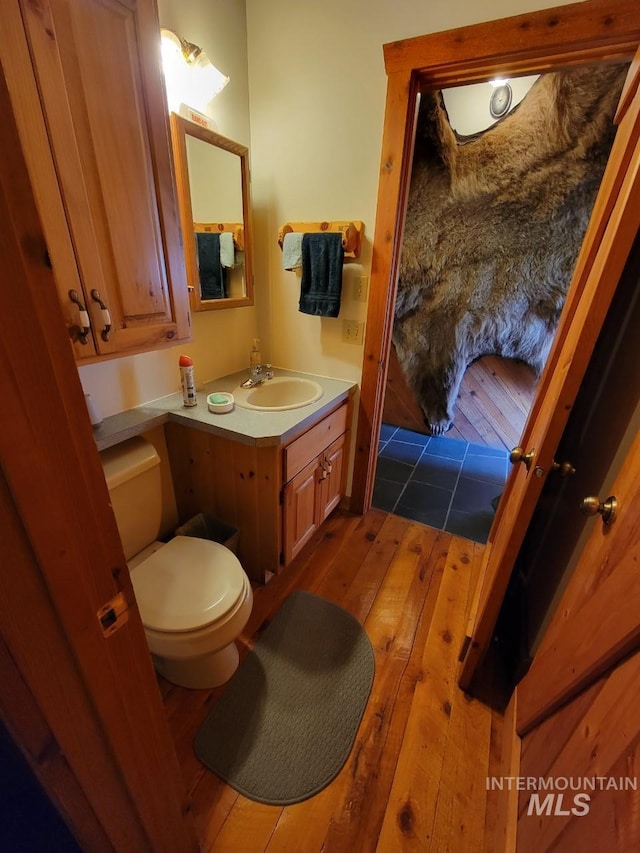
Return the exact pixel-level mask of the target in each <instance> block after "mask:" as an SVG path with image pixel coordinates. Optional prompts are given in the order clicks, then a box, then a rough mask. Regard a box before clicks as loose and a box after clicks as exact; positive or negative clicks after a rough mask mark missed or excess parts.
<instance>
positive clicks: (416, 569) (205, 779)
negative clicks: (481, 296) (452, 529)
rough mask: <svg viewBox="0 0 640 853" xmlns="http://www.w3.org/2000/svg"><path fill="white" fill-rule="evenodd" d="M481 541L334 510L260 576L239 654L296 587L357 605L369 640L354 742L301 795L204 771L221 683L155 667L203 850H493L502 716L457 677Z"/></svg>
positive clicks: (460, 852)
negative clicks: (189, 680) (368, 668)
mask: <svg viewBox="0 0 640 853" xmlns="http://www.w3.org/2000/svg"><path fill="white" fill-rule="evenodd" d="M482 551H483V546H481V545H477V544H474V543H473V542H469V541H467V540H464V539H459V538H456V537H453V536H451V535H450V534H447V533H442V532H439V531H435V530H431V529H429V528H427V527H424V526H422V525H420V524H417V523H414V522H410V521H407V520H404V519H401V518H398V517H396V516H393V515H387V514H386V513H384V512H381V511H379V510H371V511H370V512H369V513H367V514H366V515H365V516H364V517H359V516H352V515H349V514H346V513H342V512H340V511H338V512H336V513H334V515H333V516H332V517H331V518H330V519H329V520H328V521H327V522H326V524H325V525H324V526H323V528H322V529H321V530H320V531H319V532H318V533H317V534H316V536H315V538H314V539H313V540H312V541H311V542H310V543H309V544H308V545H307V546H306V548H305V549H304V550H303V551H302V553H301V554H300V555H299V556H298V558H297V559H296V560H295V561H294V562H293V563H292V564H291V565H290V566H289V567H288V568H287V569H286V570H285V571H283V572H282V573H281V574H280V575H278V576H276V577H274V578H273V579H272V581H271V582H270V583H269V584H268V585H266V586H264V587H258V588H256V589H255V597H254V608H253V613H252V616H251V619H250V621H249V623H248V625H247V628H246V630H245V632H244V634H243V637H242V638H241V643H240V646H241V657H242V656H243V655H244V654H246V651H247V649H248V648H249V647H250V646H251V645H252V644H253V643H254V642H255V641H256V639H257V638H258V636H259V635H260V632H261V631H262V630H263V629H264V627H265V625H266V624H267V623H268V621H269V620H270V619H271V617H272V616H273V614H274V613H275V612H276V610H277V608H278V607H279V605H280V603H281V602H282V601H283V600H284V598H285V597H286V596H287V595H288V594H289V593H290V592H291V591H293V590H294V589H307V590H310V591H312V592H314V593H317V594H318V595H322V596H324V597H325V598H328V599H330V600H332V601H334V602H336V603H337V604H339V605H341V606H342V607H344V608H345V609H347V610H348V611H350V612H351V613H352V614H353V615H354V616H356V618H358V619H359V620H360V622H361V623H362V624H363V625H364V627H365V629H366V631H367V634H368V635H369V638H370V640H371V643H372V645H373V648H374V652H375V657H376V675H375V680H374V684H373V689H372V693H371V697H370V699H369V702H368V705H367V708H366V710H365V714H364V717H363V720H362V722H361V725H360V728H359V731H358V735H357V738H356V742H355V744H354V747H353V749H352V752H351V755H350V756H349V759H348V760H347V762H346V764H345V766H344V768H343V769H342V771H341V772H340V773H339V775H338V776H337V777H336V779H335V780H334V781H333V782H332V783H331V784H330V785H329V786H328V787H327V788H325V789H324V790H323V791H321V792H320V793H319V794H317V795H316V796H314V797H312V798H311V799H309V800H306V801H305V802H302V803H298V804H295V805H292V806H286V807H276V806H267V805H263V804H260V803H255V802H252V801H250V800H248V799H246V798H245V797H243V796H242V795H240V794H238V793H236V792H235V791H234V790H233V789H232V788H230V787H229V786H228V785H226V784H225V783H223V782H222V781H221V780H219V779H218V778H217V777H216V776H215V775H214V774H213V773H211V772H209V771H208V770H206V769H205V768H204V767H203V766H202V765H201V764H200V763H199V762H198V760H197V759H196V758H195V756H194V754H193V748H192V741H193V736H194V734H195V732H196V730H197V728H198V726H199V725H200V724H201V722H202V721H203V720H204V718H205V716H206V715H207V713H208V712H209V710H210V708H211V707H212V704H213V703H214V702H215V700H216V698H217V697H218V696H219V695H220V693H221V691H222V689H223V688H219V689H216V690H212V691H196V690H184V689H182V688H179V687H173V686H171V685H169V684H168V683H167V682H164V681H162V680H161V688H162V690H163V695H164V699H165V707H166V710H167V714H168V717H169V722H170V726H171V729H172V732H173V736H174V739H175V743H176V747H177V752H178V758H179V761H180V764H181V767H182V771H183V773H184V777H185V781H186V783H187V786H188V789H189V792H190V794H191V796H192V809H193V814H194V817H195V821H196V825H197V828H198V832H199V834H200V838H201V844H202V850H203V851H223V853H226V851H238V853H253V851H264V850H268V851H270V853H273V851H285V850H286V851H289V850H291V851H296V853H307V851H331V853H340V851H363V853H369V851H379V853H393V851H399V850H402V851H405V850H420V851H422V850H425V851H434V853H436V851H437V853H444V851H452V853H453V851H455V853H464V852H465V851H474V853H476V851H482V850H487V851H488V850H492V849H493V845H492V839H493V830H494V826H495V820H496V807H497V806H496V802H495V800H494V799H493V798H492V795H490V794H489V795H488V794H487V791H486V777H487V775H499V762H500V750H501V746H500V744H501V733H502V716H501V713H500V712H499V711H498V710H494V709H492V708H491V707H489V706H488V705H485V704H482V703H481V702H480V701H478V700H477V699H472V698H470V697H467V696H465V694H463V693H462V692H461V691H460V690H459V689H458V687H457V685H456V680H455V676H456V670H457V655H458V652H459V649H460V643H461V640H462V637H463V634H464V628H465V611H466V609H467V604H468V601H469V596H470V594H471V591H472V589H473V580H474V579H475V574H476V572H477V571H478V568H479V560H480V557H481V554H482ZM490 686H491V685H490ZM485 837H486V838H487V839H488V841H487V842H485Z"/></svg>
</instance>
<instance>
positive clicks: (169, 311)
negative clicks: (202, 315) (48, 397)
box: [0, 0, 190, 357]
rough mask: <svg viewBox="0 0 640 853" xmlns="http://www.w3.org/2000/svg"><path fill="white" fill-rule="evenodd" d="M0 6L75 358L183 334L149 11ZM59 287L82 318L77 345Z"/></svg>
mask: <svg viewBox="0 0 640 853" xmlns="http://www.w3.org/2000/svg"><path fill="white" fill-rule="evenodd" d="M5 2H6V4H7V16H8V17H7V21H5V22H3V24H2V29H3V30H5V32H4V33H3V34H2V39H1V41H0V49H1V50H2V61H3V65H4V64H5V63H6V62H8V63H9V64H13V65H14V68H13V69H12V71H11V73H10V74H8V75H7V76H8V79H9V78H11V79H13V80H14V81H15V85H14V87H13V91H12V100H13V101H14V104H15V103H16V100H17V101H18V102H20V101H23V103H22V104H20V103H18V105H17V108H16V118H17V121H18V125H19V127H20V132H21V139H22V141H23V147H24V149H25V156H26V159H27V165H28V167H29V169H30V172H31V177H32V181H33V183H34V192H35V195H36V199H37V201H38V204H39V208H40V215H41V217H42V220H43V227H44V231H45V237H46V239H47V244H48V247H49V256H50V259H51V263H52V266H53V271H54V274H55V277H56V283H57V287H58V290H59V295H60V300H61V304H62V306H63V312H64V314H65V320H66V322H67V326H68V327H69V330H70V335H71V337H72V339H74V341H75V343H74V349H75V352H76V355H77V356H78V357H86V356H94V357H95V356H96V355H97V356H101V355H112V354H114V353H117V352H121V351H131V350H148V349H154V348H156V347H157V346H159V345H161V344H163V343H167V342H175V341H177V340H179V339H181V338H187V337H189V336H190V320H189V306H188V293H187V288H186V280H185V273H184V266H183V262H182V249H181V244H180V231H179V225H178V218H177V207H176V203H175V196H174V187H173V177H172V167H171V160H170V149H169V136H168V119H167V115H166V108H165V103H164V94H163V86H162V79H161V72H160V36H159V26H158V21H157V14H156V8H155V3H154V0H39V2H38V3H33V2H30V0H3V16H4V14H5V12H4V4H5ZM20 14H21V16H22V25H21V26H22V33H20V26H19V24H18V18H16V15H18V17H19V16H20ZM12 21H13V23H11V22H12ZM9 30H11V31H9ZM20 36H21V37H22V40H23V41H24V42H25V44H24V45H22V44H19V43H16V41H15V40H16V39H18V40H19V38H20ZM25 47H26V48H27V49H26V50H25ZM25 75H27V76H28V77H30V78H31V79H30V80H27V81H26V82H25V81H24V77H25ZM11 79H9V83H10V89H11V88H12V87H11ZM18 87H19V89H18ZM34 91H36V92H37V96H38V98H39V104H38V105H36V104H35V103H34V97H35V96H34ZM24 99H27V100H28V102H29V103H28V105H27V106H25V104H24ZM36 106H38V107H39V110H40V116H37V115H36V116H33V115H31V116H29V112H31V113H33V112H34V110H35V108H36ZM43 128H44V130H43ZM32 131H33V133H32ZM47 146H48V149H49V150H48V151H47V150H46V147H47ZM41 156H43V157H45V158H47V157H48V158H49V159H50V161H51V163H52V165H53V169H51V168H49V169H48V170H47V169H43V168H41V167H40V166H39V165H38V163H37V160H38V158H39V157H41ZM53 177H55V180H56V181H57V187H55V186H54V185H53ZM42 181H44V182H45V184H46V185H45V186H43V185H42V183H41V182H42ZM48 199H53V200H54V202H55V203H52V204H51V205H49V204H48ZM61 212H63V215H64V217H65V219H66V227H67V230H68V234H69V236H68V238H67V240H66V246H64V245H61V243H60V233H59V232H60V221H59V220H60V216H61ZM69 245H71V246H72V247H73V254H74V257H75V266H76V269H75V274H74V273H73V271H72V269H71V267H72V264H71V262H70V258H69V252H68V248H69ZM70 290H74V291H75V292H76V294H77V296H78V299H79V301H80V302H81V303H82V304H83V305H84V306H86V308H87V311H88V313H89V317H90V323H91V331H90V333H89V335H88V336H87V343H86V345H83V344H82V342H81V341H80V340H79V335H78V332H79V316H80V315H79V313H78V307H77V303H74V302H73V301H72V299H71V297H70V295H69V291H70ZM101 303H102V305H104V306H105V308H106V309H107V310H108V312H109V315H110V325H111V329H110V330H109V329H107V328H106V323H107V314H106V312H105V310H104V309H103V308H102V305H101Z"/></svg>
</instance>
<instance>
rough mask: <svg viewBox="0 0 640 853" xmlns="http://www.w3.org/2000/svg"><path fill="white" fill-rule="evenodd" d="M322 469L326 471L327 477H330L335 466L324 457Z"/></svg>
mask: <svg viewBox="0 0 640 853" xmlns="http://www.w3.org/2000/svg"><path fill="white" fill-rule="evenodd" d="M320 467H321V468H322V470H323V471H324V473H325V476H326V477H328V476H329V474H330V473H331V469H332V467H333V466H332V464H331V462H330V461H329V460H328V459H327V457H326V456H323V457H322V459H321V460H320ZM323 479H324V478H323Z"/></svg>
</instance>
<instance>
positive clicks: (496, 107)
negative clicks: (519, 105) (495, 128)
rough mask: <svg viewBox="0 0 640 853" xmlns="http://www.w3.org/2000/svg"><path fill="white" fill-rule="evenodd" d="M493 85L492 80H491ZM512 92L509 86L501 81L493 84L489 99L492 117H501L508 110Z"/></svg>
mask: <svg viewBox="0 0 640 853" xmlns="http://www.w3.org/2000/svg"><path fill="white" fill-rule="evenodd" d="M492 85H493V81H492ZM512 98H513V92H512V91H511V86H510V85H509V84H508V83H507V82H506V81H502V82H501V83H500V84H499V85H497V86H494V89H493V92H492V93H491V98H490V99H489V112H490V113H491V115H492V117H493V118H502V117H503V116H505V115H506V114H507V113H508V112H509V108H510V107H511V100H512Z"/></svg>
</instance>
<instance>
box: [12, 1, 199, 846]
mask: <svg viewBox="0 0 640 853" xmlns="http://www.w3.org/2000/svg"><path fill="white" fill-rule="evenodd" d="M3 11H4V6H3ZM0 115H2V122H0V257H1V258H2V264H1V265H0V285H1V286H0V316H1V317H2V322H1V323H0V396H1V398H2V405H3V410H2V417H0V470H1V471H2V474H1V476H0V541H1V542H2V548H3V564H2V571H1V572H0V668H1V669H2V677H1V678H0V715H2V718H3V722H4V724H5V725H6V727H7V729H8V730H9V731H10V733H11V735H12V737H13V738H14V740H15V741H16V742H17V743H19V744H20V746H21V748H22V749H23V752H24V754H25V755H27V756H28V757H29V759H30V762H31V766H32V768H33V769H34V772H36V773H37V774H38V776H39V778H40V780H41V781H42V783H43V785H44V786H45V788H46V789H47V791H48V792H49V794H50V795H51V797H52V799H53V800H54V801H55V802H56V803H57V804H58V806H59V807H60V809H61V810H62V811H63V813H64V814H65V817H66V818H67V820H68V822H69V823H70V824H71V825H72V826H73V829H74V832H75V834H76V837H77V838H78V840H79V841H80V842H81V844H82V847H83V849H85V850H119V851H131V853H134V852H135V853H137V851H162V850H164V851H167V853H174V851H176V853H177V851H189V850H194V849H196V847H197V845H196V843H195V837H194V831H193V826H192V823H191V820H190V816H189V813H188V812H189V806H188V802H187V796H186V791H185V789H184V783H183V781H182V779H181V776H180V771H179V767H178V762H177V758H176V755H175V750H174V747H173V744H172V742H171V738H170V734H169V727H168V724H167V720H166V718H165V717H164V709H163V707H162V700H161V696H160V692H159V690H158V684H157V681H156V679H155V676H154V672H153V668H152V665H151V657H150V653H149V649H148V646H147V644H146V641H145V635H144V629H143V627H142V622H141V620H140V615H139V612H138V609H137V606H136V602H135V598H134V595H133V590H132V586H131V581H130V579H129V573H128V571H127V567H126V562H125V558H124V554H123V551H122V545H121V543H120V538H119V536H118V530H117V527H116V523H115V519H114V516H113V511H112V510H111V506H110V501H109V494H108V491H107V487H106V483H105V479H104V473H103V471H102V467H101V465H100V459H99V456H98V451H97V448H96V444H95V439H94V436H93V432H92V429H91V424H90V422H89V417H88V413H87V409H86V405H85V401H84V395H83V392H82V387H81V385H80V381H79V378H78V371H77V369H76V366H75V364H74V361H73V356H72V353H71V351H70V349H69V346H68V342H67V340H66V339H65V333H64V326H63V322H62V317H61V312H60V307H59V304H58V297H57V293H56V286H55V283H54V281H53V276H52V273H51V270H50V269H49V267H48V266H47V264H46V261H45V257H46V253H45V241H44V236H43V232H42V228H41V226H40V222H39V219H38V214H37V211H36V206H35V201H34V198H33V194H32V191H31V187H30V185H29V178H28V174H27V170H26V164H25V162H24V158H23V154H22V150H21V144H20V140H19V138H18V133H17V128H16V124H15V122H14V120H13V115H12V110H11V104H10V101H9V96H8V91H7V87H6V85H5V79H4V77H3V75H2V74H0ZM114 598H115V599H116V602H115V603H114V605H113V608H112V607H111V605H110V606H109V608H108V610H107V613H110V611H111V610H112V609H117V611H118V613H119V614H120V615H119V618H118V619H117V622H116V623H114V626H113V630H109V629H108V624H109V621H110V620H109V619H107V620H106V622H105V623H103V622H101V620H100V618H99V617H100V616H101V614H102V612H103V608H104V606H105V605H106V604H107V603H108V602H110V601H111V600H112V599H114Z"/></svg>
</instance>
